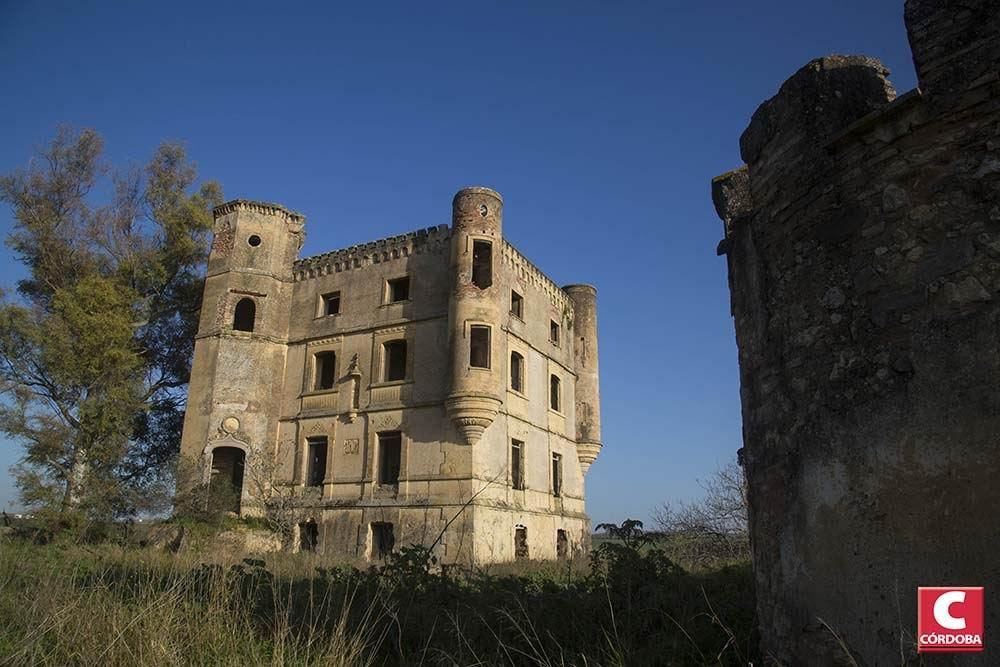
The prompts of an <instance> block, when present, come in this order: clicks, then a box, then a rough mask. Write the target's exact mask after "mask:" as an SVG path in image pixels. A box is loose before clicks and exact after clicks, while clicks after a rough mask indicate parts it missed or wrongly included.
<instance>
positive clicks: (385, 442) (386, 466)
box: [378, 431, 403, 486]
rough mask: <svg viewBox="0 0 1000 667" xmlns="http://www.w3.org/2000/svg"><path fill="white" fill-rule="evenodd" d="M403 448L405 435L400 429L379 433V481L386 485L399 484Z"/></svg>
mask: <svg viewBox="0 0 1000 667" xmlns="http://www.w3.org/2000/svg"><path fill="white" fill-rule="evenodd" d="M402 450H403V437H402V435H401V434H400V433H399V431H386V432H385V433H379V434H378V483H379V484H384V485H389V486H393V485H397V484H399V467H400V457H401V455H402Z"/></svg>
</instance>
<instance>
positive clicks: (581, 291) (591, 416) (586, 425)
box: [563, 285, 601, 475]
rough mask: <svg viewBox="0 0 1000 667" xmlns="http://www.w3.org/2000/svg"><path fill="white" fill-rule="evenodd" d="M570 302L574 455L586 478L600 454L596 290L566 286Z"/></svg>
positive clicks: (564, 288)
mask: <svg viewBox="0 0 1000 667" xmlns="http://www.w3.org/2000/svg"><path fill="white" fill-rule="evenodd" d="M563 291H564V292H566V293H567V294H568V295H569V298H570V300H571V301H572V302H573V313H574V315H573V332H572V335H573V361H574V366H575V369H576V451H577V457H578V458H579V459H580V468H581V469H582V470H583V474H585V475H586V474H587V470H588V469H589V468H590V464H592V463H593V462H594V460H595V459H596V458H597V455H598V454H599V453H600V452H601V387H600V379H599V377H598V357H597V289H595V288H594V287H593V286H592V285H567V286H566V287H563Z"/></svg>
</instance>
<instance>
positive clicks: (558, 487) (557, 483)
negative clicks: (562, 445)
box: [552, 454, 563, 498]
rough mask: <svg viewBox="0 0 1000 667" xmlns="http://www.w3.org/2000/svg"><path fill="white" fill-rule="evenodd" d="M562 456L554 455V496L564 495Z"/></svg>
mask: <svg viewBox="0 0 1000 667" xmlns="http://www.w3.org/2000/svg"><path fill="white" fill-rule="evenodd" d="M562 480H563V478H562V454H553V455H552V495H553V496H556V497H557V498H558V497H559V496H561V495H562Z"/></svg>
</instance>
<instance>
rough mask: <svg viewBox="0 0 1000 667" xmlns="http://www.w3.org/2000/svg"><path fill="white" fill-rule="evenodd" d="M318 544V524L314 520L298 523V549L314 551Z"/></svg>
mask: <svg viewBox="0 0 1000 667" xmlns="http://www.w3.org/2000/svg"><path fill="white" fill-rule="evenodd" d="M317 545H319V526H317V525H316V522H315V521H306V522H305V523H300V524H299V551H316V547H317Z"/></svg>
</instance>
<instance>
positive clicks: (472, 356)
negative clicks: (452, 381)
mask: <svg viewBox="0 0 1000 667" xmlns="http://www.w3.org/2000/svg"><path fill="white" fill-rule="evenodd" d="M469 365H470V366H472V367H473V368H489V367H490V328H489V327H485V326H480V325H472V326H471V327H469Z"/></svg>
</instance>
